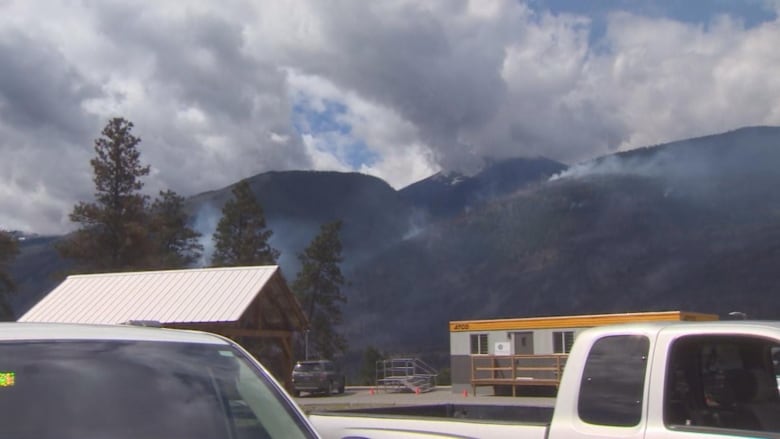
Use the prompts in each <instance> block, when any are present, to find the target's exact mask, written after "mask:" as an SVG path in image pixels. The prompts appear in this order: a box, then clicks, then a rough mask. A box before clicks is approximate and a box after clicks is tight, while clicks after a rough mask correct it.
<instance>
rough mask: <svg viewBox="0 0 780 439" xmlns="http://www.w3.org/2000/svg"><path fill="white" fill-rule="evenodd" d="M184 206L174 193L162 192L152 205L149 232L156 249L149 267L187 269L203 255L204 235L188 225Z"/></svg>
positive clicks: (153, 251)
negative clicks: (201, 237)
mask: <svg viewBox="0 0 780 439" xmlns="http://www.w3.org/2000/svg"><path fill="white" fill-rule="evenodd" d="M183 205H184V197H181V196H179V195H178V194H176V192H173V191H171V190H167V191H160V196H159V198H157V199H156V200H154V202H153V203H152V207H151V211H150V214H151V219H150V223H149V230H150V233H151V243H152V246H153V247H154V248H153V249H152V251H151V255H152V257H151V260H150V265H151V266H153V267H155V268H162V269H174V268H184V267H188V266H191V265H192V264H194V263H195V262H197V261H198V260H199V259H200V257H201V254H202V253H203V246H202V245H201V244H200V242H199V238H200V236H201V234H200V233H198V232H196V231H195V230H193V229H192V228H190V227H189V226H188V225H187V214H186V213H185V212H184V209H183Z"/></svg>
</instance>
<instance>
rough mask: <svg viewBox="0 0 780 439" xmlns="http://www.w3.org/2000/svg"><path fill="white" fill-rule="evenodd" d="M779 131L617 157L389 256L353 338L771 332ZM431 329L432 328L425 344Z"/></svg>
mask: <svg viewBox="0 0 780 439" xmlns="http://www.w3.org/2000/svg"><path fill="white" fill-rule="evenodd" d="M778 163H780V130H779V129H776V128H753V129H745V130H738V131H735V132H731V133H726V134H723V135H719V136H710V137H705V138H700V139H693V140H690V141H686V142H676V143H673V144H667V145H662V146H658V147H654V148H645V149H642V150H638V151H632V152H628V153H622V154H618V155H614V156H610V157H606V158H602V159H599V160H596V161H594V162H592V163H587V164H583V165H581V166H578V167H574V168H572V169H570V170H569V171H567V172H565V173H564V174H563V175H564V176H563V177H562V178H557V179H554V181H550V182H547V183H545V184H543V185H539V186H537V187H535V188H533V189H531V190H527V191H523V192H520V193H516V194H515V195H514V196H511V197H507V198H504V199H500V200H496V201H495V202H493V203H491V204H489V205H487V206H485V207H484V208H483V209H479V210H476V211H471V212H470V213H468V214H465V215H462V216H459V217H456V218H453V219H451V220H450V221H447V222H441V223H437V224H436V225H434V226H432V227H430V228H429V229H428V230H426V231H425V232H424V233H422V234H419V235H417V236H416V237H414V239H410V240H408V241H405V242H403V243H400V244H399V245H397V246H396V247H395V248H393V249H392V250H391V251H388V252H385V253H383V254H382V255H380V256H379V257H377V258H376V259H375V260H373V261H371V262H370V263H368V264H365V265H364V266H362V267H361V269H360V270H359V271H358V272H356V273H355V278H354V290H353V296H352V297H351V301H350V303H349V305H348V307H349V309H350V312H351V314H352V315H356V316H360V318H359V319H356V321H353V322H352V328H350V330H351V331H352V332H353V333H366V332H367V331H368V330H369V328H370V327H371V325H372V323H371V322H376V321H382V320H383V319H386V318H390V317H393V318H397V319H398V320H399V321H402V322H403V324H402V325H397V326H393V331H392V333H390V332H383V333H375V334H374V338H373V339H372V340H367V342H368V343H374V344H377V345H379V346H388V345H393V344H396V348H397V349H408V348H409V344H415V345H417V347H418V349H425V350H446V347H447V333H446V327H447V322H448V321H450V320H456V319H480V318H500V317H518V316H538V315H556V314H569V313H578V314H579V313H602V312H626V311H649V310H671V309H683V310H692V311H701V312H713V313H718V314H721V315H724V314H726V313H728V312H729V311H733V310H739V311H743V312H746V313H748V315H750V316H753V317H756V318H777V317H780V315H778V313H777V311H776V309H777V307H776V305H778V304H780V296H778V295H777V294H776V291H777V286H776V285H777V283H778V280H780V279H779V277H780V271H778V270H777V267H778V266H780V193H778V192H777V191H774V190H773V188H775V187H777V186H778V185H779V184H780V172H777V170H776V165H777V164H778ZM430 328H442V330H441V331H431V330H430Z"/></svg>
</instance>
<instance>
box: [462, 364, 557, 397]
mask: <svg viewBox="0 0 780 439" xmlns="http://www.w3.org/2000/svg"><path fill="white" fill-rule="evenodd" d="M567 357H568V356H567V355H564V354H554V355H472V356H471V390H472V394H474V395H476V390H477V387H481V386H511V387H512V396H517V388H518V387H520V386H546V387H556V388H557V387H558V385H559V384H560V383H561V375H562V374H563V367H564V366H565V365H566V358H567Z"/></svg>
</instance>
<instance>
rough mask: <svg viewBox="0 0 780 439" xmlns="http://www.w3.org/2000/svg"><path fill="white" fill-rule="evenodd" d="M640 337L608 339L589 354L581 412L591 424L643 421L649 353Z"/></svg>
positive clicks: (603, 340) (601, 341)
mask: <svg viewBox="0 0 780 439" xmlns="http://www.w3.org/2000/svg"><path fill="white" fill-rule="evenodd" d="M649 346H650V341H649V340H648V339H647V337H644V336H638V335H619V336H609V337H604V338H602V339H600V340H598V341H596V343H594V344H593V347H592V348H591V350H590V354H588V360H587V361H586V363H585V369H584V371H583V374H582V382H581V383H580V395H579V400H578V405H577V411H578V413H579V417H580V419H582V420H583V421H585V422H588V423H590V424H598V425H610V426H619V427H630V426H634V425H637V424H639V421H640V419H641V418H642V399H643V398H642V394H643V392H644V387H645V372H646V369H647V351H648V349H649Z"/></svg>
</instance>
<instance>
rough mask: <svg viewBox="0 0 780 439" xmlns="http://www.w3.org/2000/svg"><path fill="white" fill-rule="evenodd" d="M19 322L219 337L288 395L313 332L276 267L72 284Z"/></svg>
mask: <svg viewBox="0 0 780 439" xmlns="http://www.w3.org/2000/svg"><path fill="white" fill-rule="evenodd" d="M19 321H20V322H56V323H86V324H110V325H113V324H127V323H131V322H154V323H157V324H159V325H160V326H162V327H167V328H176V329H194V330H202V331H208V332H213V333H216V334H221V335H224V336H226V337H229V338H231V339H233V340H235V341H237V342H238V343H240V344H241V345H242V346H244V347H245V348H246V349H247V350H249V351H250V352H251V353H252V354H253V355H255V357H257V358H258V359H259V360H260V361H261V362H262V363H263V365H264V366H266V368H268V369H269V371H271V372H272V373H273V374H274V375H275V376H276V377H277V379H279V380H280V381H281V382H283V383H284V385H285V386H286V387H288V388H289V386H290V384H291V373H292V367H293V364H294V352H293V335H294V334H295V333H296V332H302V331H304V330H305V329H307V328H308V322H307V321H306V317H305V315H304V313H303V311H302V309H301V306H300V304H299V303H298V300H297V299H296V298H295V296H294V295H293V293H292V292H291V291H290V289H289V287H288V286H287V283H286V282H285V280H284V277H283V276H282V273H281V271H280V269H279V267H278V266H275V265H272V266H256V267H227V268H203V269H193V270H168V271H148V272H128V273H102V274H88V275H75V276H69V277H68V278H67V279H65V281H63V282H62V283H61V284H60V285H59V286H57V287H56V288H55V289H54V290H52V291H51V292H50V293H49V294H48V295H46V296H45V297H44V298H43V299H41V301H40V302H38V303H37V304H36V305H35V306H33V307H32V308H31V309H30V310H29V311H28V312H27V313H25V314H24V315H23V316H22V317H21V318H19Z"/></svg>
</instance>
